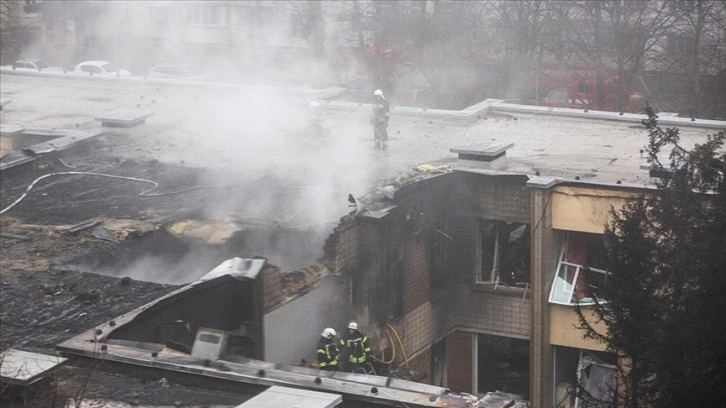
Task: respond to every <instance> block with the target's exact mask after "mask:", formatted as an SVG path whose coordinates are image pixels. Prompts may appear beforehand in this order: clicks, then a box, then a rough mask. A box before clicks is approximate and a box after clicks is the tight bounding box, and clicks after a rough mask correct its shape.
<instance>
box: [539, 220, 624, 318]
mask: <svg viewBox="0 0 726 408" xmlns="http://www.w3.org/2000/svg"><path fill="white" fill-rule="evenodd" d="M581 234H585V233H581ZM571 238H572V237H571V234H570V233H568V234H567V235H566V236H565V238H564V239H563V241H562V244H561V247H560V255H559V258H558V261H557V266H556V268H555V273H554V277H553V281H552V287H551V289H550V296H549V303H553V304H558V305H565V306H575V305H580V306H590V305H594V304H595V299H593V298H591V297H589V296H585V297H581V298H579V299H577V298H576V293H575V292H576V290H577V286H578V283H577V282H578V279H580V274H581V273H582V274H583V278H582V279H583V280H582V281H581V282H582V285H584V286H586V285H588V283H587V282H585V280H584V279H585V278H584V273H586V271H590V272H594V273H598V274H601V275H604V279H605V280H607V277H608V276H609V275H610V272H609V271H607V270H605V269H600V268H595V267H592V266H589V265H581V264H577V263H574V262H569V261H567V260H566V256H567V249H568V247H569V244H570V239H571ZM572 268H574V273H573V274H572V280H571V281H570V280H569V279H567V275H568V274H569V273H570V272H571V271H573V269H572ZM564 299H568V300H564ZM597 302H598V303H601V304H602V303H607V300H605V299H597Z"/></svg>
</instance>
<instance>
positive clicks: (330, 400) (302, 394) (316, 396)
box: [236, 385, 343, 408]
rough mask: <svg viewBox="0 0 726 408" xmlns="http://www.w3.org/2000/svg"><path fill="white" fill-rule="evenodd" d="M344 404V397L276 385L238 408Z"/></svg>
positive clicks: (306, 407)
mask: <svg viewBox="0 0 726 408" xmlns="http://www.w3.org/2000/svg"><path fill="white" fill-rule="evenodd" d="M342 403H343V397H342V396H341V395H338V394H330V393H326V392H317V391H307V390H299V389H295V388H288V387H280V386H277V385H274V386H272V387H270V388H268V389H267V390H265V391H263V392H262V393H260V394H258V395H256V396H255V397H253V398H251V399H249V400H248V401H246V402H244V403H242V404H240V405H237V407H236V408H267V407H270V408H277V407H297V408H333V407H337V406H339V405H340V404H342Z"/></svg>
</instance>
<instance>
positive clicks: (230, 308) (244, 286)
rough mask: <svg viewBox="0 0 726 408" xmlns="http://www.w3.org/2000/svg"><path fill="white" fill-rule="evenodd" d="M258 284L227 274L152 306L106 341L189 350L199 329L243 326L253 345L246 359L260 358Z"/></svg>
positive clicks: (257, 281) (259, 294) (260, 319)
mask: <svg viewBox="0 0 726 408" xmlns="http://www.w3.org/2000/svg"><path fill="white" fill-rule="evenodd" d="M263 273H264V271H263ZM260 282H261V281H260V280H239V279H235V278H233V277H231V276H229V275H226V276H222V277H219V278H216V279H212V280H209V281H204V282H200V283H197V284H195V286H193V287H191V288H189V289H187V290H185V291H184V292H182V293H180V294H177V295H175V296H170V297H168V298H164V299H161V300H160V301H159V302H158V303H155V304H153V305H151V306H150V307H149V308H147V309H145V310H144V311H142V312H141V313H139V314H138V315H137V316H136V317H135V318H134V319H133V320H132V321H131V322H129V323H127V324H125V325H123V326H120V327H118V328H117V329H115V330H114V331H112V332H111V333H110V334H109V336H108V339H109V340H127V341H135V342H145V343H157V344H167V345H171V346H172V347H177V348H178V347H182V348H183V349H187V350H191V347H192V346H193V343H194V338H195V336H196V332H197V329H199V328H200V327H203V328H209V329H216V330H223V331H235V330H237V329H239V328H240V327H241V326H245V327H246V328H247V331H248V332H249V334H250V336H249V337H250V338H251V341H252V343H253V344H254V345H255V346H254V347H253V348H254V351H252V352H251V353H250V355H248V357H252V358H260V359H261V358H262V356H263V349H262V344H263V342H262V340H263V327H262V313H261V310H262V309H261V307H260V300H261V294H262V293H263V290H262V287H261V284H260ZM185 351H186V350H185Z"/></svg>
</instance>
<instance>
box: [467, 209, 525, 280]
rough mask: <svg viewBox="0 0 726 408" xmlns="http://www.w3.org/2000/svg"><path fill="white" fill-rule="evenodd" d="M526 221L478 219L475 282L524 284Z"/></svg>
mask: <svg viewBox="0 0 726 408" xmlns="http://www.w3.org/2000/svg"><path fill="white" fill-rule="evenodd" d="M530 242H531V241H530V230H529V225H528V224H521V223H516V222H504V221H491V220H481V221H480V222H479V230H478V234H477V273H476V282H477V283H493V284H500V285H506V286H513V287H522V288H526V286H527V285H528V284H529V270H530V261H529V256H530V246H531V245H530Z"/></svg>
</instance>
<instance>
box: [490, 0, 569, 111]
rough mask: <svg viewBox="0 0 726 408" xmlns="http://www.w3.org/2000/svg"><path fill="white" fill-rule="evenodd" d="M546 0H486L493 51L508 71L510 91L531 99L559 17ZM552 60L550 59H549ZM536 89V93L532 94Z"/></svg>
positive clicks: (494, 55)
mask: <svg viewBox="0 0 726 408" xmlns="http://www.w3.org/2000/svg"><path fill="white" fill-rule="evenodd" d="M550 3H551V2H550V1H547V0H527V1H496V2H486V3H484V4H485V7H486V15H487V16H491V17H493V18H492V23H491V25H492V30H491V36H490V38H491V40H492V45H493V46H490V47H489V49H490V52H491V53H492V56H493V57H494V58H495V59H496V60H498V61H500V62H501V63H502V64H503V68H504V69H503V72H506V73H508V75H509V78H508V80H507V83H509V84H510V86H509V90H508V93H511V94H513V96H516V97H518V98H520V99H529V98H531V97H534V96H535V95H534V93H536V89H534V88H536V86H535V80H534V78H535V77H536V71H537V70H538V69H539V67H540V66H541V64H542V62H543V58H546V55H545V54H546V52H547V50H548V49H554V48H555V47H554V45H553V46H550V47H548V46H547V45H548V42H550V41H551V40H552V32H553V28H555V27H557V25H556V24H554V20H553V19H554V18H555V17H556V14H555V9H554V5H552V4H550ZM550 60H551V59H550ZM533 91H534V93H533Z"/></svg>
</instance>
